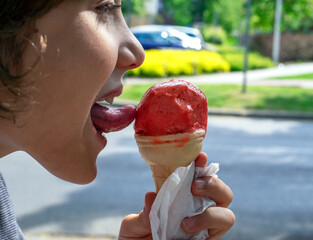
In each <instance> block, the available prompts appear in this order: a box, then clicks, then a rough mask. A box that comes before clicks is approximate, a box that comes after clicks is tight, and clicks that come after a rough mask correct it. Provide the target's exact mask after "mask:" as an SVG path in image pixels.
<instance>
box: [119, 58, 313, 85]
mask: <svg viewBox="0 0 313 240" xmlns="http://www.w3.org/2000/svg"><path fill="white" fill-rule="evenodd" d="M312 72H313V62H309V63H299V64H288V65H279V66H278V67H274V68H266V69H257V70H249V71H248V72H247V84H248V85H259V86H286V87H303V88H313V80H312V81H311V80H271V78H275V77H283V76H292V75H300V74H306V73H312ZM172 78H175V79H183V80H186V81H191V82H193V83H195V84H203V83H206V84H242V81H243V73H242V72H228V73H212V74H203V75H195V76H178V77H166V78H137V77H132V78H125V83H126V84H145V83H147V82H150V83H151V82H160V81H167V80H170V79H172Z"/></svg>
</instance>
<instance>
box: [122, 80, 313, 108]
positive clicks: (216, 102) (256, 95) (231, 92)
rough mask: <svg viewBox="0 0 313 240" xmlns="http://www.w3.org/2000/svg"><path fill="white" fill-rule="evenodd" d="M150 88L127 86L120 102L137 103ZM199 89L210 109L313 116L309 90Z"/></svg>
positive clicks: (282, 88) (258, 87)
mask: <svg viewBox="0 0 313 240" xmlns="http://www.w3.org/2000/svg"><path fill="white" fill-rule="evenodd" d="M151 85H152V84H144V85H141V84H140V85H131V84H129V85H127V84H126V85H125V86H124V91H123V94H122V96H121V97H120V99H128V100H132V101H139V100H140V99H141V97H142V96H143V94H144V92H145V91H146V90H147V89H148V88H149V87H150V86H151ZM198 86H199V87H200V88H201V90H202V91H203V92H204V94H205V95H206V96H207V99H208V104H209V107H212V108H226V109H249V110H252V109H254V110H274V111H275V110H279V111H281V110H282V111H302V112H313V90H312V89H302V88H294V87H265V86H248V90H247V93H246V94H243V93H241V86H240V85H208V84H207V85H198Z"/></svg>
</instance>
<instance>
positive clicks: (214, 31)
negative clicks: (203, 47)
mask: <svg viewBox="0 0 313 240" xmlns="http://www.w3.org/2000/svg"><path fill="white" fill-rule="evenodd" d="M201 33H202V35H203V38H204V41H206V42H209V43H215V44H225V43H226V42H227V34H226V32H225V31H224V29H223V28H221V27H219V26H211V25H204V26H203V27H202V28H201Z"/></svg>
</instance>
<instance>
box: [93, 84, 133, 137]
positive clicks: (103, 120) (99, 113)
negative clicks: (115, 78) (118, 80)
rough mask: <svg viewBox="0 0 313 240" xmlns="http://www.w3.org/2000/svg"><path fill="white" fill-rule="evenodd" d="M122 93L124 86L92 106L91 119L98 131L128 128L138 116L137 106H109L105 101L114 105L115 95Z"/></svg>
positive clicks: (104, 131)
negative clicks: (104, 103)
mask: <svg viewBox="0 0 313 240" xmlns="http://www.w3.org/2000/svg"><path fill="white" fill-rule="evenodd" d="M121 93H122V88H119V89H116V90H115V91H112V92H111V93H109V94H107V95H106V96H105V97H103V98H101V99H100V100H99V101H97V102H96V103H95V104H94V105H93V106H92V108H91V111H90V114H91V120H92V122H93V125H94V127H95V128H96V130H97V131H98V132H101V133H109V132H116V131H120V130H122V129H124V128H126V127H127V126H128V125H129V124H131V123H132V121H133V120H134V119H135V117H136V112H137V110H136V108H135V107H134V106H132V105H127V106H123V107H121V108H109V107H107V106H104V105H103V101H105V102H107V103H108V104H110V105H112V104H113V101H114V97H117V96H119V95H120V94H121Z"/></svg>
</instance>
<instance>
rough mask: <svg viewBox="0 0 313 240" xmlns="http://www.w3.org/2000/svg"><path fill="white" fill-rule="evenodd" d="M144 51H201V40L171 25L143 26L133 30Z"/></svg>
mask: <svg viewBox="0 0 313 240" xmlns="http://www.w3.org/2000/svg"><path fill="white" fill-rule="evenodd" d="M131 31H132V32H133V34H134V35H135V36H136V37H137V39H138V40H139V42H140V43H141V44H142V46H143V48H144V49H160V48H180V49H194V50H201V49H202V45H201V39H199V38H196V37H192V36H189V35H188V34H186V33H185V32H182V31H180V30H179V29H177V28H175V27H172V26H169V25H143V26H137V27H133V28H131Z"/></svg>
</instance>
